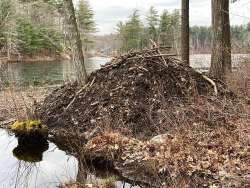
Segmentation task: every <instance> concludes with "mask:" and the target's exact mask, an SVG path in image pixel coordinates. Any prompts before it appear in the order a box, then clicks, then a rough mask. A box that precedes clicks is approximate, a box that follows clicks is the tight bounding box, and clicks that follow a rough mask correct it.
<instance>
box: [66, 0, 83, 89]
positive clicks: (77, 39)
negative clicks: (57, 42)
mask: <svg viewBox="0 0 250 188" xmlns="http://www.w3.org/2000/svg"><path fill="white" fill-rule="evenodd" d="M63 5H64V10H65V13H66V20H67V24H68V35H69V39H70V43H71V54H72V59H73V62H74V69H75V71H76V76H77V81H78V82H79V83H80V84H82V85H84V84H86V82H87V72H86V69H85V65H84V55H83V50H82V41H81V36H80V33H79V29H78V26H77V21H76V16H75V9H74V5H73V2H72V0H63Z"/></svg>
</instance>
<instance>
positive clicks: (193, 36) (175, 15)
mask: <svg viewBox="0 0 250 188" xmlns="http://www.w3.org/2000/svg"><path fill="white" fill-rule="evenodd" d="M117 34H118V40H119V41H120V49H119V50H120V52H127V51H129V50H131V49H143V48H147V47H149V46H150V45H152V44H151V42H150V40H153V41H154V42H156V43H157V44H159V45H162V46H169V47H172V48H173V49H174V50H175V51H176V52H179V51H180V42H181V41H180V35H181V14H180V11H179V10H177V9H176V10H174V11H172V12H170V11H168V10H164V11H163V12H162V13H161V14H159V13H158V11H157V10H156V9H155V8H154V7H150V9H149V10H148V13H147V15H146V20H145V21H143V20H142V19H141V18H140V12H139V11H138V10H135V11H134V12H133V13H132V14H131V15H130V16H129V18H128V20H127V21H126V22H119V23H118V24H117ZM231 40H232V47H233V49H238V50H239V49H241V50H242V49H248V48H249V45H250V23H248V24H247V25H235V26H231ZM211 45H212V28H211V27H210V26H192V27H190V48H191V50H192V51H195V52H209V51H210V50H211Z"/></svg>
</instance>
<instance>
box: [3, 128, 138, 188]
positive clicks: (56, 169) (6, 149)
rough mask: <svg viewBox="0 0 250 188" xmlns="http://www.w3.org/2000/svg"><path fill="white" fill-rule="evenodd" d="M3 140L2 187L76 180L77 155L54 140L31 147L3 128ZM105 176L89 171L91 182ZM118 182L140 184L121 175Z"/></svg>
mask: <svg viewBox="0 0 250 188" xmlns="http://www.w3.org/2000/svg"><path fill="white" fill-rule="evenodd" d="M0 143H1V147H0V187H1V188H56V187H58V186H59V185H60V183H65V182H70V181H74V180H76V177H77V172H78V161H77V159H76V158H75V157H73V156H70V155H67V154H66V153H65V152H64V151H62V150H60V149H58V148H57V146H56V145H55V144H53V143H51V142H48V143H47V145H46V144H45V146H42V147H41V146H36V148H33V149H30V148H29V147H27V146H26V147H25V146H23V145H20V143H19V142H18V139H17V138H16V137H15V136H14V135H13V134H11V133H9V132H7V131H6V130H4V129H0ZM100 170H102V169H100ZM105 170H106V169H105ZM105 173H106V175H107V173H108V172H106V171H104V169H103V172H102V177H103V176H105V175H104V174H105ZM102 177H97V176H96V175H95V174H94V173H89V174H88V176H87V182H89V183H97V182H100V181H101V180H102ZM115 185H116V188H130V187H131V188H138V187H139V186H132V185H131V184H130V183H127V182H126V181H122V180H119V179H118V180H117V181H116V182H115Z"/></svg>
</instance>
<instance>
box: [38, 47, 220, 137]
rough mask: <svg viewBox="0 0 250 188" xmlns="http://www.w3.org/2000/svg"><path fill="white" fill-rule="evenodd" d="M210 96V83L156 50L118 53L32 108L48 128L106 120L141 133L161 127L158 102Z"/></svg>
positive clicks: (212, 91) (151, 132) (90, 126)
mask: <svg viewBox="0 0 250 188" xmlns="http://www.w3.org/2000/svg"><path fill="white" fill-rule="evenodd" d="M220 91H221V90H220ZM223 92H224V91H223ZM214 94H217V92H215V89H214V86H213V85H212V84H211V81H208V80H207V79H206V78H205V77H204V76H203V75H202V74H200V73H198V72H196V71H195V70H193V69H192V68H191V67H189V66H186V65H184V64H182V63H181V62H179V61H178V60H177V59H175V58H174V57H172V55H162V54H161V53H160V52H159V49H158V48H156V49H152V50H145V51H142V52H131V53H129V54H126V55H124V56H121V57H118V58H117V59H115V60H113V61H112V62H111V63H109V64H107V65H105V66H104V67H102V68H101V69H100V70H98V71H96V72H94V73H92V74H91V75H90V78H89V83H88V84H87V85H86V86H84V87H80V86H78V85H76V84H75V83H74V84H68V85H64V86H62V87H61V88H59V89H57V90H55V91H54V92H53V93H52V94H51V95H50V96H49V97H47V98H46V99H45V101H44V103H43V105H42V106H41V107H40V108H38V109H37V111H36V112H37V115H38V117H39V118H41V119H42V120H43V122H44V123H45V124H48V125H50V126H51V127H60V128H62V127H74V128H77V129H80V130H81V132H84V131H88V130H89V129H93V128H95V127H96V126H97V125H102V124H103V122H106V121H107V120H108V121H110V126H111V127H110V128H112V129H116V130H119V131H122V132H123V133H125V134H127V133H129V132H130V133H132V135H135V136H137V137H144V136H152V135H155V134H156V133H157V132H162V131H164V130H165V128H164V127H162V126H161V124H162V122H161V117H159V116H158V114H159V112H160V111H161V109H162V105H163V104H164V105H165V104H168V105H169V107H170V108H172V106H175V105H176V104H184V103H189V102H192V101H193V100H196V96H199V95H209V96H210V95H214Z"/></svg>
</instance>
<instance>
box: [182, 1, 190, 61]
mask: <svg viewBox="0 0 250 188" xmlns="http://www.w3.org/2000/svg"><path fill="white" fill-rule="evenodd" d="M181 10H182V11H181V12H182V13H181V58H182V61H183V62H184V63H186V64H189V0H182V9H181Z"/></svg>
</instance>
